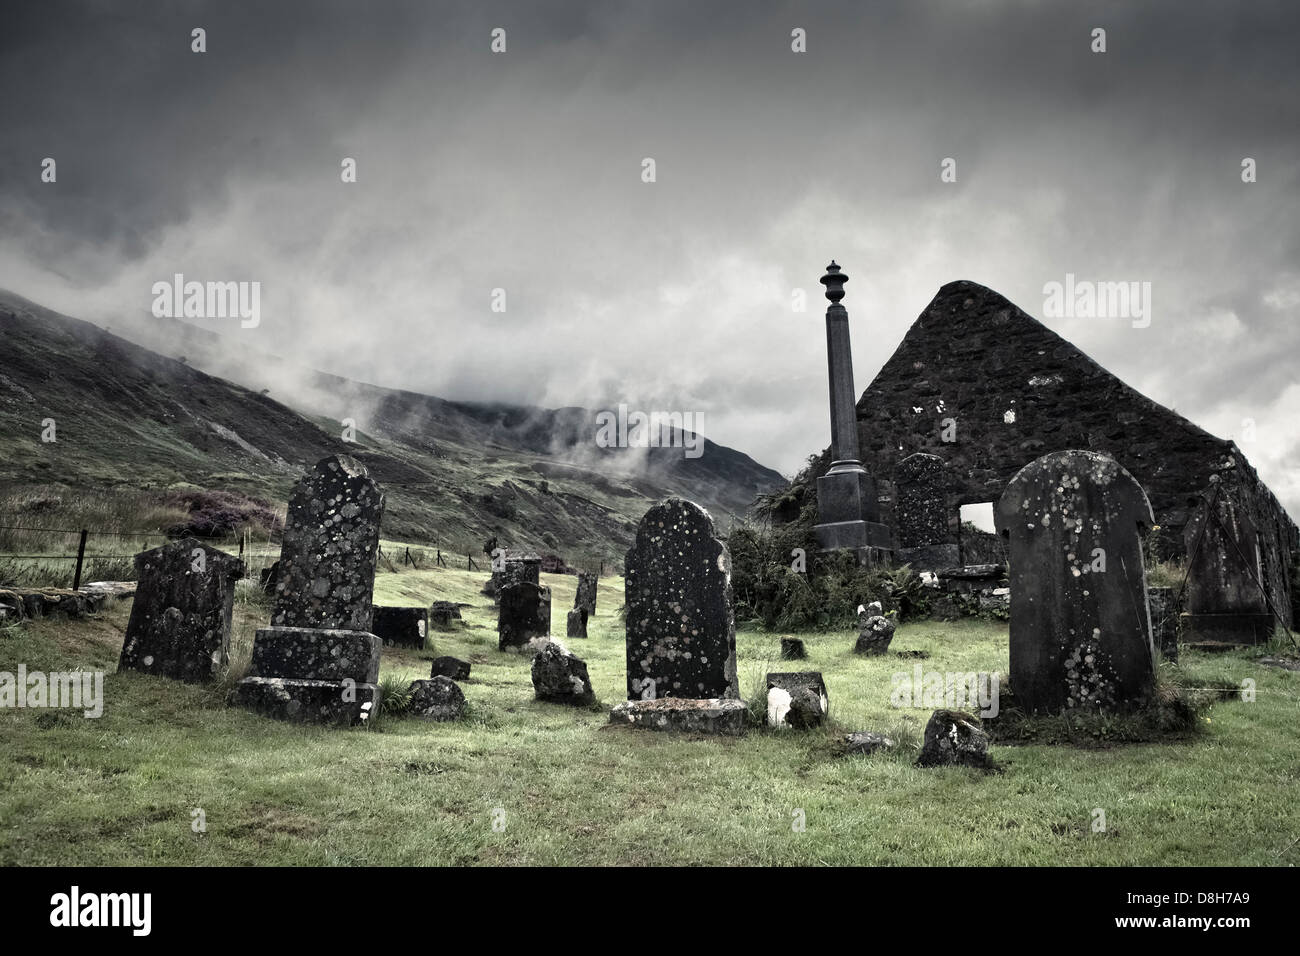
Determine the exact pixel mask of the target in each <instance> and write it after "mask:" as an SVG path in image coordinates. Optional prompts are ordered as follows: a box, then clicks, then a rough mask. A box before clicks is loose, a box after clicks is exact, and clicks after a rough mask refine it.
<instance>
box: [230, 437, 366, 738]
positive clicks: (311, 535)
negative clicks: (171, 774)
mask: <svg viewBox="0 0 1300 956" xmlns="http://www.w3.org/2000/svg"><path fill="white" fill-rule="evenodd" d="M383 511H384V495H383V492H382V491H381V490H380V488H379V486H378V485H377V484H376V483H375V482H374V481H373V480H372V479H371V478H370V476H369V475H368V474H367V472H366V469H365V466H364V465H362V464H361V463H360V462H358V461H355V460H354V459H352V458H348V457H347V456H344V455H336V456H331V457H329V458H326V459H324V460H323V461H321V462H319V463H318V464H317V465H316V467H315V468H314V469H313V470H312V472H311V473H310V474H308V475H306V476H305V477H304V478H303V479H302V480H301V481H299V482H298V484H297V485H296V486H295V487H294V489H293V492H292V493H291V495H290V497H289V514H288V519H287V521H286V522H285V530H284V544H283V545H282V547H281V550H280V582H279V584H277V585H276V593H275V602H274V604H273V606H272V610H271V625H272V626H271V627H269V628H266V629H263V630H259V631H258V632H257V636H256V638H255V639H254V642H253V659H252V664H251V666H250V668H249V676H248V677H246V678H244V679H243V680H242V681H240V682H239V683H238V684H237V685H235V689H234V690H233V691H232V692H231V703H233V704H237V705H239V706H243V707H248V708H250V709H252V710H256V711H259V712H261V713H264V714H266V715H267V716H271V717H277V718H280V719H283V720H298V721H305V722H313V723H342V724H348V723H354V722H356V721H358V720H361V719H363V717H364V716H365V715H366V714H367V713H368V712H369V710H370V708H371V707H373V706H374V705H375V703H376V702H377V700H378V688H377V687H376V681H377V680H378V677H379V654H380V648H381V647H382V642H381V641H380V639H379V638H378V637H377V636H375V635H374V634H372V633H370V624H371V600H372V594H373V589H374V581H375V562H376V560H377V557H378V553H379V522H380V519H381V518H382V517H383Z"/></svg>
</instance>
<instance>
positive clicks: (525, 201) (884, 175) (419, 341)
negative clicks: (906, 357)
mask: <svg viewBox="0 0 1300 956" xmlns="http://www.w3.org/2000/svg"><path fill="white" fill-rule="evenodd" d="M1083 6H1084V5H1082V4H1074V3H1069V4H1067V3H1059V4H1058V3H1035V2H1028V0H1021V2H984V3H979V4H974V3H957V2H946V3H923V2H915V0H909V2H906V3H904V2H897V3H889V2H872V3H861V2H844V3H831V2H817V3H791V4H782V3H760V2H746V3H732V4H723V3H714V4H708V3H702V2H699V0H696V2H690V3H680V4H672V3H662V2H655V3H649V2H645V0H640V2H631V3H619V2H613V0H594V2H591V3H588V4H562V3H542V2H529V3H512V4H505V3H498V4H493V3H486V2H473V3H463V4H439V3H431V2H411V3H385V2H373V3H366V4H358V3H322V2H316V3H311V4H306V3H303V4H297V3H289V2H277V3H264V4H263V3H231V2H223V3H210V4H209V3H198V2H193V3H186V2H174V0H172V2H168V3H165V4H163V3H157V4H151V3H141V2H132V3H127V2H118V3H88V4H63V3H58V2H44V0H42V2H23V0H12V2H6V3H5V4H4V6H3V12H2V13H0V89H2V90H3V91H4V95H3V97H2V98H0V134H2V135H0V286H5V287H8V288H10V289H12V290H13V291H15V292H19V293H21V294H23V295H26V296H27V297H29V298H31V299H34V300H36V301H37V302H40V303H41V304H44V305H47V306H49V307H51V308H55V309H58V310H59V311H63V312H67V313H69V314H72V315H76V316H79V317H82V318H87V319H91V320H93V321H99V322H101V323H111V322H112V321H114V320H115V319H117V318H118V317H121V316H123V315H126V314H128V313H144V312H147V311H148V309H149V307H150V304H151V302H152V299H153V296H152V294H151V291H150V290H151V286H152V285H153V283H154V282H156V281H159V280H166V279H169V278H170V277H171V276H172V275H173V273H176V272H182V273H184V274H185V276H186V277H187V278H191V279H198V280H201V281H202V280H248V281H253V280H256V281H259V282H261V284H262V320H261V324H260V326H258V327H257V328H255V329H241V328H239V327H238V323H237V322H235V321H232V320H215V321H209V322H207V323H205V324H207V325H208V327H211V328H214V329H218V330H221V331H224V332H227V333H228V334H230V335H231V336H236V337H239V338H240V339H241V340H242V341H243V342H245V343H248V344H251V345H253V346H254V347H256V348H259V349H264V350H269V351H272V352H279V353H282V354H287V355H289V356H291V357H295V358H297V359H299V360H301V361H303V362H306V363H308V364H311V365H314V366H316V367H319V368H322V369H325V370H328V371H332V372H336V373H339V374H343V375H347V376H350V377H353V378H358V379H362V380H367V381H372V382H375V383H378V384H382V385H389V386H395V387H405V388H410V389H414V390H418V391H422V392H427V393H431V394H435V395H440V396H443V397H446V398H460V399H498V400H504V401H513V402H527V403H536V404H542V405H548V406H559V405H584V406H588V407H592V408H601V407H609V406H611V405H613V404H615V403H617V402H620V401H624V402H628V403H629V404H630V405H631V406H632V407H633V408H639V409H644V410H647V411H649V410H659V409H663V410H679V411H692V412H702V413H703V415H704V422H705V427H704V429H703V430H704V431H705V433H706V434H708V435H709V437H711V438H713V439H714V440H716V441H718V442H721V443H723V444H727V445H732V446H734V447H737V448H739V449H742V450H744V451H746V452H748V453H749V454H751V455H753V456H754V457H755V458H756V459H758V460H759V461H761V462H763V463H765V464H768V465H771V466H773V467H775V468H777V469H779V470H781V471H783V472H785V473H787V474H791V473H793V472H794V471H795V470H796V469H797V468H798V467H799V465H800V464H801V462H802V461H803V459H804V458H805V457H806V456H807V455H808V454H810V453H813V452H816V451H819V450H820V449H822V448H823V447H825V446H826V445H827V444H828V443H829V415H828V411H827V407H826V382H825V375H826V371H825V334H824V326H823V319H822V315H823V311H824V306H825V300H824V299H823V298H822V297H821V291H822V290H821V287H820V286H819V285H818V283H817V279H818V278H819V276H820V275H821V274H822V272H823V270H824V267H825V265H826V264H827V262H829V261H830V259H831V258H832V257H834V258H835V259H836V260H838V261H839V262H840V263H841V264H842V265H843V267H844V269H845V271H846V272H847V273H848V274H849V275H850V277H851V278H850V281H849V284H848V287H847V288H848V294H847V297H846V299H845V303H844V304H845V305H846V306H847V307H848V310H849V314H850V319H851V323H852V334H853V337H854V343H853V344H854V358H855V363H856V378H857V390H858V392H859V393H860V392H861V391H862V390H863V389H864V388H865V387H866V385H867V384H868V383H869V382H870V380H871V378H872V377H873V376H874V375H875V373H876V371H877V370H878V369H879V368H880V366H881V364H883V362H884V361H885V359H887V358H888V356H889V354H890V353H891V352H892V351H893V349H894V348H895V347H896V346H897V344H898V342H899V341H900V340H901V338H902V336H903V334H904V332H905V331H906V330H907V328H908V326H909V325H910V324H911V322H912V321H913V320H914V319H915V318H916V316H917V315H918V314H919V313H920V311H921V310H922V309H923V308H924V307H925V305H926V303H927V302H928V301H929V300H930V298H931V297H932V296H933V295H934V293H935V292H936V291H937V289H938V288H939V286H941V285H942V284H944V283H945V282H948V281H951V280H954V279H972V280H975V281H978V282H982V283H984V284H985V285H988V286H991V287H992V288H994V289H997V290H998V291H1000V292H1002V293H1003V294H1005V295H1006V296H1007V297H1009V298H1010V299H1011V300H1012V301H1014V302H1016V303H1017V304H1018V305H1020V306H1021V307H1022V308H1024V309H1025V310H1026V311H1027V312H1029V313H1030V314H1031V315H1034V316H1036V317H1038V318H1040V319H1043V318H1044V308H1043V305H1044V295H1043V286H1044V284H1045V283H1047V282H1051V281H1063V280H1064V278H1065V275H1066V273H1074V274H1075V275H1076V276H1078V277H1079V278H1081V279H1093V280H1110V281H1118V280H1134V281H1149V282H1150V283H1151V284H1152V319H1151V324H1150V326H1149V327H1147V328H1134V327H1133V324H1132V323H1131V322H1130V321H1127V320H1123V319H1045V321H1046V322H1047V324H1048V325H1049V326H1050V327H1052V328H1053V329H1055V330H1056V331H1057V332H1059V333H1060V334H1061V335H1063V336H1065V337H1066V338H1067V339H1069V340H1071V341H1072V342H1074V343H1075V344H1076V345H1078V346H1079V347H1080V348H1082V349H1083V350H1084V351H1085V352H1087V353H1088V354H1090V355H1091V356H1093V357H1094V358H1095V359H1097V360H1098V361H1099V362H1101V363H1102V364H1103V365H1105V366H1106V367H1107V368H1109V369H1110V370H1112V371H1113V372H1115V373H1116V374H1118V375H1119V376H1120V377H1121V378H1123V379H1124V380H1125V381H1127V382H1128V383H1129V384H1131V385H1133V386H1134V387H1136V388H1137V389H1139V390H1140V391H1142V392H1144V393H1146V394H1147V395H1149V396H1150V397H1152V398H1154V399H1155V400H1157V401H1159V402H1161V403H1162V404H1165V405H1168V406H1171V407H1174V408H1176V409H1177V411H1178V412H1180V413H1181V414H1183V415H1185V416H1187V417H1189V418H1190V419H1191V420H1192V421H1194V422H1196V423H1197V424H1199V425H1201V426H1202V427H1204V428H1206V429H1207V430H1209V431H1211V432H1213V433H1214V434H1216V435H1219V436H1221V437H1225V438H1233V439H1235V440H1237V441H1238V443H1239V444H1240V445H1241V446H1242V448H1243V450H1244V451H1245V452H1246V454H1247V455H1248V456H1249V457H1250V458H1251V460H1252V461H1253V462H1254V463H1255V464H1256V466H1257V467H1258V468H1259V470H1260V472H1261V473H1262V475H1263V476H1264V478H1265V480H1266V481H1268V482H1269V484H1270V485H1271V486H1272V487H1273V489H1274V490H1275V491H1276V492H1277V493H1278V494H1279V496H1280V497H1282V498H1283V500H1284V501H1285V502H1286V503H1287V504H1288V506H1289V508H1290V510H1291V513H1292V515H1293V516H1294V515H1300V423H1298V422H1297V418H1298V417H1300V415H1298V414H1297V413H1300V384H1298V382H1297V373H1296V368H1297V365H1296V360H1297V356H1298V355H1300V326H1298V325H1297V322H1296V316H1297V311H1298V310H1300V242H1298V241H1297V237H1298V236H1300V201H1298V198H1297V197H1298V196H1300V190H1298V187H1300V175H1298V170H1300V149H1297V146H1298V145H1300V142H1298V141H1300V95H1298V94H1300V84H1298V83H1297V78H1298V74H1300V57H1297V56H1296V50H1297V49H1300V5H1297V4H1295V3H1294V2H1277V3H1249V2H1247V3H1234V4H1226V3H1190V2H1187V0H1169V2H1164V3H1160V2H1151V3H1143V4H1140V5H1139V4H1130V3H1111V4H1105V3H1102V4H1092V5H1088V6H1089V7H1090V9H1088V10H1083V9H1080V8H1081V7H1083ZM194 27H203V28H205V29H206V31H207V52H206V53H202V54H198V53H193V52H191V30H192V29H193V28H194ZM495 27H502V28H504V29H505V31H506V52H505V53H493V52H492V51H491V49H490V44H491V35H490V34H491V31H492V30H493V28H495ZM1096 27H1101V28H1104V29H1105V30H1106V46H1107V50H1106V52H1105V53H1093V52H1092V51H1091V45H1092V43H1093V40H1092V37H1091V31H1092V30H1093V28H1096ZM795 28H802V29H803V30H805V31H806V35H807V52H805V53H796V52H793V51H792V50H791V43H792V39H791V31H792V30H794V29H795ZM45 157H53V158H55V159H56V161H57V175H58V179H57V182H56V183H52V184H51V183H42V182H41V181H40V173H41V161H42V160H43V159H44V158H45ZM344 157H352V158H354V159H355V160H356V163H357V182H356V183H354V184H345V183H343V182H341V177H340V163H341V161H342V160H343V158H344ZM646 157H650V158H653V159H654V160H655V163H656V177H657V178H656V181H655V182H653V183H646V182H643V181H642V160H643V159H644V158H646ZM947 157H951V158H953V159H955V160H956V164H957V181H956V182H955V183H944V182H941V180H940V164H941V161H942V160H943V159H945V158H947ZM1244 157H1251V158H1253V159H1255V160H1256V162H1257V167H1258V174H1257V175H1258V182H1256V183H1253V184H1245V183H1243V182H1242V178H1241V162H1242V159H1243V158H1244ZM494 288H504V289H505V290H506V304H507V311H506V312H505V313H503V314H501V313H493V312H492V311H491V305H492V290H493V289H494ZM798 288H802V289H804V290H806V291H807V294H808V311H806V312H804V313H797V312H795V311H793V309H792V293H793V290H795V289H798ZM1246 419H1251V420H1253V421H1254V423H1255V437H1254V440H1253V441H1249V440H1245V439H1246V438H1247V435H1246V434H1245V433H1244V430H1243V421H1244V420H1246Z"/></svg>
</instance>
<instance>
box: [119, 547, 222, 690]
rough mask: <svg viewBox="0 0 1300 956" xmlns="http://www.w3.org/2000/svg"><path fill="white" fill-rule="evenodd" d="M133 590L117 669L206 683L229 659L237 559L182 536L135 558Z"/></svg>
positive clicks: (218, 673) (219, 671) (217, 674)
mask: <svg viewBox="0 0 1300 956" xmlns="http://www.w3.org/2000/svg"><path fill="white" fill-rule="evenodd" d="M135 575H136V581H137V586H136V591H135V603H134V604H132V605H131V619H130V620H129V621H128V622H127V625H126V640H125V641H123V643H122V656H121V658H120V659H119V661H118V664H117V669H118V670H137V671H143V672H145V673H146V674H158V675H160V676H163V677H173V678H175V679H177V680H183V681H189V682H191V683H199V682H204V681H211V680H214V679H216V678H217V677H218V676H220V674H221V672H222V671H223V670H225V668H226V664H227V663H228V662H229V658H230V619H231V613H232V611H233V608H234V601H235V582H236V581H238V580H239V579H240V578H242V577H243V576H244V563H243V562H242V561H240V560H239V559H238V558H235V557H232V556H231V555H228V554H226V553H225V552H224V551H218V550H217V549H216V548H210V547H208V546H207V545H206V544H203V543H202V542H201V541H199V540H197V539H195V538H184V539H182V540H180V541H174V542H172V543H170V544H165V545H163V546H162V547H161V548H154V549H153V550H152V551H145V552H143V553H141V554H137V555H136V556H135Z"/></svg>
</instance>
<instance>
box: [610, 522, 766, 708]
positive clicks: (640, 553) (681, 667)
mask: <svg viewBox="0 0 1300 956" xmlns="http://www.w3.org/2000/svg"><path fill="white" fill-rule="evenodd" d="M624 567H625V568H626V572H625V578H624V581H625V589H626V595H627V600H626V604H627V613H626V618H627V693H628V698H629V699H647V700H648V699H655V698H665V697H682V698H696V699H707V698H738V697H739V696H740V690H739V684H738V682H737V678H736V625H735V617H734V614H733V611H732V604H731V558H730V555H729V554H728V553H727V548H726V545H725V544H723V543H722V541H721V540H719V539H718V536H717V534H716V533H715V532H714V529H713V519H712V518H710V517H709V513H708V512H707V511H705V510H704V509H703V508H701V507H700V506H699V505H697V504H694V503H692V502H689V501H685V500H683V499H681V498H669V499H667V500H666V501H663V502H660V503H659V504H657V505H655V506H654V507H652V508H651V509H650V510H649V511H647V512H646V514H645V517H643V518H642V519H641V523H640V525H639V526H638V527H637V533H636V541H635V543H633V545H632V548H631V549H630V550H629V551H628V552H627V558H626V560H625V564H624Z"/></svg>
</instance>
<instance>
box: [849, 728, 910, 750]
mask: <svg viewBox="0 0 1300 956" xmlns="http://www.w3.org/2000/svg"><path fill="white" fill-rule="evenodd" d="M895 746H897V744H895V742H894V741H893V740H892V739H890V738H889V737H886V736H885V735H884V734H878V733H876V732H875V731H872V730H859V731H857V732H856V733H852V734H845V736H844V752H845V753H846V754H865V755H870V754H873V753H875V752H876V751H877V750H893V749H894V747H895Z"/></svg>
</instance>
